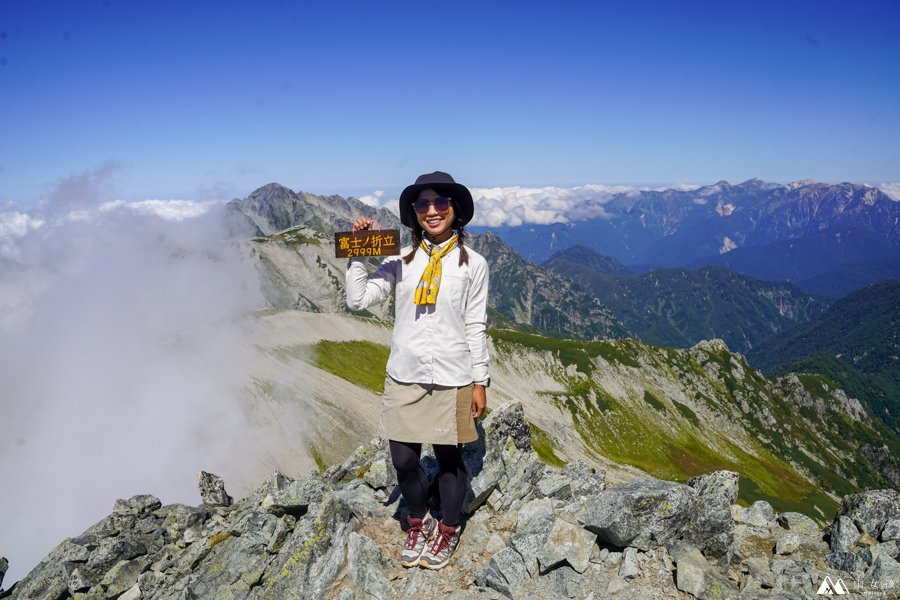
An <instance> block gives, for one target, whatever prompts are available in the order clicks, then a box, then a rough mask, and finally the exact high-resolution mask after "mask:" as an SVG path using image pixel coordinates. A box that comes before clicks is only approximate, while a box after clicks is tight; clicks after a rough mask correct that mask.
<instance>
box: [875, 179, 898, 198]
mask: <svg viewBox="0 0 900 600" xmlns="http://www.w3.org/2000/svg"><path fill="white" fill-rule="evenodd" d="M878 189H880V190H881V191H882V192H884V193H885V194H887V195H888V196H890V197H891V198H892V199H894V200H897V201H900V181H897V182H895V183H882V184H880V185H879V186H878Z"/></svg>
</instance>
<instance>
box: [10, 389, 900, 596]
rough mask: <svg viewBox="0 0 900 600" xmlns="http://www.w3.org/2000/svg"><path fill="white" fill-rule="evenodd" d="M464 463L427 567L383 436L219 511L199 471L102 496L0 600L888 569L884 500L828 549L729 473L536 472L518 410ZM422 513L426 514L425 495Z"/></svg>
mask: <svg viewBox="0 0 900 600" xmlns="http://www.w3.org/2000/svg"><path fill="white" fill-rule="evenodd" d="M464 460H465V463H466V466H467V469H468V470H469V475H470V476H471V485H470V490H469V492H470V495H469V499H468V506H469V510H470V516H469V518H468V520H467V522H466V526H465V531H464V533H463V537H462V543H461V544H460V547H459V549H458V551H457V554H456V555H455V556H454V558H453V561H452V562H451V564H450V565H449V566H448V567H447V568H446V569H444V570H442V571H439V572H435V571H428V570H424V569H411V570H405V569H402V568H400V567H399V560H398V559H399V553H400V543H401V540H402V539H403V534H402V531H401V528H400V523H401V522H403V517H404V516H405V514H406V507H405V506H404V504H403V502H402V500H401V498H400V494H399V491H398V489H397V486H396V475H395V473H394V472H393V467H392V466H391V462H390V458H389V451H388V445H387V442H386V441H385V440H381V439H375V440H372V442H371V443H369V444H367V445H366V446H363V447H361V448H359V449H358V450H357V451H356V452H355V453H354V454H353V455H352V456H350V457H349V458H348V459H347V460H346V461H344V462H343V463H341V464H339V465H335V466H333V467H331V468H330V469H328V470H327V471H326V472H325V473H323V474H318V473H309V474H306V475H304V476H302V477H299V478H297V479H292V478H290V477H287V476H285V475H283V474H280V473H276V474H274V475H273V476H272V477H270V478H269V479H268V480H266V481H264V482H263V483H262V485H261V486H260V487H259V488H258V489H257V490H256V491H255V492H254V493H253V494H251V495H249V496H248V497H246V498H243V499H240V500H237V501H234V502H229V499H230V497H229V496H228V494H227V492H226V491H225V487H224V484H223V483H222V481H221V480H220V479H218V478H217V477H215V476H213V475H209V474H206V475H204V476H201V478H200V484H201V492H202V494H203V496H202V497H203V500H204V502H203V503H202V504H201V505H200V506H198V507H189V506H184V505H178V504H175V505H169V506H162V505H161V502H160V501H159V500H158V499H157V498H155V497H153V496H150V495H142V496H135V497H133V498H131V499H129V500H119V501H117V502H116V503H115V505H114V507H113V511H112V513H111V514H110V515H109V516H108V517H106V518H104V519H103V520H101V521H100V522H99V523H97V524H96V525H94V526H93V527H91V528H89V529H88V530H87V531H85V532H84V533H83V534H82V535H80V536H78V537H75V538H71V539H67V540H64V541H63V542H62V543H61V544H60V545H59V546H57V547H56V548H55V549H54V550H53V551H52V552H51V553H50V555H49V556H48V557H47V558H46V559H45V560H44V561H43V562H42V563H41V564H40V565H38V566H37V567H36V568H35V569H34V570H33V571H32V572H31V573H29V574H28V575H27V576H26V577H25V578H24V579H23V580H22V581H21V582H19V583H18V584H17V585H15V586H14V588H13V589H12V590H11V592H10V591H7V592H5V593H3V595H4V596H6V595H8V596H10V597H11V598H15V599H21V600H26V599H28V600H31V599H37V598H40V599H46V598H51V599H54V600H63V599H65V598H84V599H87V598H103V599H116V598H118V599H124V600H135V599H137V598H144V599H153V600H157V599H158V600H168V599H178V600H185V599H196V600H200V599H204V598H210V599H212V598H216V599H219V598H230V599H238V598H240V599H283V598H287V599H291V598H297V599H300V598H304V599H306V598H315V599H317V600H318V599H324V600H330V599H340V600H355V599H362V598H376V599H382V600H387V599H391V598H426V599H431V598H434V599H436V598H444V597H451V598H458V599H463V598H473V599H474V598H492V599H495V600H496V599H499V598H502V597H508V598H591V597H594V598H601V597H619V598H654V599H658V598H673V599H674V598H699V599H713V598H753V599H755V598H807V597H812V596H814V595H815V592H816V590H817V589H818V588H819V586H820V585H821V583H822V582H823V581H824V578H825V577H826V576H830V577H832V578H840V577H843V578H844V579H843V581H844V582H845V584H847V585H848V586H850V588H851V590H853V591H864V590H863V589H862V588H860V589H858V590H857V589H856V588H854V587H853V586H854V585H855V584H854V583H853V582H856V581H863V580H862V579H859V580H857V579H855V578H854V577H855V576H856V575H860V576H864V577H865V582H867V583H866V585H869V584H871V585H887V583H888V582H891V581H896V577H897V576H898V574H900V563H898V562H897V559H896V557H897V554H898V547H897V543H898V538H900V501H898V495H897V493H896V492H893V491H884V490H879V491H873V492H867V493H865V494H859V495H856V496H850V497H848V498H846V499H845V501H844V504H843V505H842V507H841V510H840V512H839V514H838V515H837V516H836V518H835V522H834V523H833V524H832V525H831V526H830V527H829V534H828V538H827V539H828V540H829V542H828V543H830V544H831V548H830V549H829V546H828V543H826V541H825V539H826V537H825V536H823V532H822V531H821V530H820V529H819V528H818V526H817V525H816V524H815V522H814V521H812V520H811V519H809V518H808V517H806V516H804V515H801V514H799V513H783V514H781V515H776V514H775V512H774V511H773V510H772V507H771V506H770V505H768V504H767V503H765V502H757V503H755V504H754V505H752V506H751V507H750V508H749V509H745V508H742V507H738V506H735V505H734V502H735V498H736V495H737V484H738V476H737V475H736V474H735V473H731V472H727V471H719V472H715V473H710V474H706V475H702V476H699V477H695V478H693V479H691V480H689V481H688V482H687V483H686V484H679V483H673V482H665V481H657V480H640V481H632V482H630V483H625V484H618V485H611V486H607V485H606V482H605V474H604V473H603V472H602V471H596V470H595V469H593V468H591V467H589V466H588V465H586V464H584V463H577V462H576V463H572V464H570V465H568V466H566V467H565V468H564V469H561V470H560V469H556V468H552V467H549V466H547V465H544V464H543V463H541V462H540V461H539V460H538V458H537V455H536V454H535V452H534V451H533V450H532V449H531V446H530V428H529V426H528V423H527V422H526V421H525V416H524V411H523V409H522V406H521V404H518V403H514V404H510V405H507V406H504V407H500V408H497V409H495V410H494V411H493V412H492V413H491V415H490V416H489V417H488V418H487V419H486V420H485V421H484V422H483V434H482V437H481V439H480V441H479V442H478V443H475V444H470V445H468V446H467V447H466V449H465V453H464ZM422 463H423V466H424V468H425V470H426V473H428V475H429V478H430V480H434V478H435V476H436V473H437V466H436V463H435V461H434V459H433V457H431V456H429V455H428V454H427V452H426V455H425V456H424V457H423V459H422ZM432 510H433V511H434V512H435V513H436V514H439V512H440V508H439V505H437V504H436V503H435V502H434V499H432ZM732 515H734V516H735V517H736V518H733V516H732ZM829 551H831V552H830V554H829ZM826 555H827V557H826ZM4 570H5V563H4V562H3V561H0V575H2V573H3V571H4ZM886 597H890V596H886Z"/></svg>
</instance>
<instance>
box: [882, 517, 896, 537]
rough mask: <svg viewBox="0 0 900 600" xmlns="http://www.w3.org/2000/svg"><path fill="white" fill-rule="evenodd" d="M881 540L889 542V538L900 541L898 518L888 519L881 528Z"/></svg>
mask: <svg viewBox="0 0 900 600" xmlns="http://www.w3.org/2000/svg"><path fill="white" fill-rule="evenodd" d="M880 539H881V541H882V542H889V541H891V540H898V541H900V518H898V519H890V520H889V521H888V522H887V523H885V525H884V529H882V530H881V538H880Z"/></svg>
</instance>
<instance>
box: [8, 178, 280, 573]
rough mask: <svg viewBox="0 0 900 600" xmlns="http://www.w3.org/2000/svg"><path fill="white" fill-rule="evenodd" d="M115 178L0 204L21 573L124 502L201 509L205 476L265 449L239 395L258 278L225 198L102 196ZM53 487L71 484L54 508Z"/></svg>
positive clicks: (16, 561) (13, 531)
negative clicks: (32, 202)
mask: <svg viewBox="0 0 900 600" xmlns="http://www.w3.org/2000/svg"><path fill="white" fill-rule="evenodd" d="M105 176H106V175H104V172H103V170H94V171H90V172H87V173H85V174H82V176H74V177H70V178H67V179H65V180H61V182H60V185H59V189H58V190H57V191H56V192H55V193H54V194H52V195H51V196H50V197H49V199H48V200H47V201H46V202H43V203H41V204H40V205H39V206H38V207H37V208H35V209H34V210H33V211H29V212H28V213H19V212H15V211H8V212H4V213H0V247H5V251H4V254H3V255H0V356H3V360H2V361H0V390H2V394H0V415H2V421H3V429H4V431H5V434H3V435H0V473H2V474H3V493H2V494H0V514H2V515H15V516H16V518H4V519H0V540H2V541H3V543H4V544H5V545H6V546H7V547H6V548H4V549H3V553H4V554H5V555H6V556H7V557H8V558H9V559H10V564H11V572H10V573H9V574H8V576H9V578H10V580H13V581H14V580H15V579H16V578H17V577H21V576H23V575H24V574H25V572H27V570H29V569H31V568H32V567H33V566H34V565H36V564H37V563H38V562H39V561H40V560H41V559H42V558H43V557H44V556H45V555H46V554H47V552H48V551H49V550H50V549H51V548H52V547H53V546H54V545H55V544H56V543H58V542H59V540H61V539H63V538H65V537H68V536H73V535H77V534H78V533H79V532H81V531H83V530H84V529H86V528H87V527H88V526H90V525H91V524H92V523H94V522H96V521H97V520H99V519H100V518H101V517H102V516H103V515H105V514H108V513H109V510H110V509H111V507H112V503H113V502H114V501H115V499H116V498H121V497H125V498H127V497H129V496H131V495H134V494H138V493H153V494H156V495H158V496H159V497H160V498H161V499H162V500H163V501H164V502H167V503H168V502H186V503H191V504H195V503H196V502H197V498H196V495H197V494H196V487H195V481H196V479H195V478H196V473H197V472H198V471H199V470H201V469H206V470H211V471H213V472H217V473H219V474H220V475H222V476H223V477H224V478H225V480H226V481H229V480H240V479H243V478H249V477H248V472H250V471H252V470H258V469H259V460H260V456H259V453H260V452H268V451H269V450H270V448H267V441H266V439H265V436H264V434H263V433H262V432H261V431H259V430H257V429H256V428H255V426H253V425H251V424H249V423H248V417H247V413H246V411H247V406H246V404H245V401H246V397H245V395H244V394H245V392H244V387H245V386H246V385H247V383H248V381H249V379H250V375H251V372H250V369H251V366H250V365H251V363H253V360H254V358H255V356H254V354H253V347H254V346H253V339H254V338H253V337H252V335H251V334H250V333H248V325H247V322H248V319H247V315H248V314H250V313H251V312H252V311H253V310H255V309H256V308H257V307H259V306H260V305H261V303H262V299H261V297H260V293H259V282H258V279H257V276H256V273H255V270H254V268H253V265H252V262H251V261H249V260H246V258H245V257H244V256H243V255H242V254H241V251H240V248H239V247H237V246H236V245H234V244H231V243H229V242H228V241H227V240H226V238H225V232H224V229H223V224H224V221H223V219H222V216H223V207H224V205H222V204H199V203H192V202H187V201H181V200H176V201H161V200H148V201H144V202H133V203H128V202H121V201H115V202H108V203H105V202H103V199H102V197H103V196H104V195H106V194H105V192H104V190H103V187H104V183H105V181H106V180H105ZM70 194H71V195H70ZM59 490H70V491H73V492H77V493H71V494H69V495H68V496H67V498H66V500H65V502H60V501H59V494H58V492H59ZM231 491H232V493H234V492H235V491H236V490H231Z"/></svg>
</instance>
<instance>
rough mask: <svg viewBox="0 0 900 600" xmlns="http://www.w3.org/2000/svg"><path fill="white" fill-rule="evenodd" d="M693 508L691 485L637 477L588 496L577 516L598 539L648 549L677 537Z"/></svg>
mask: <svg viewBox="0 0 900 600" xmlns="http://www.w3.org/2000/svg"><path fill="white" fill-rule="evenodd" d="M696 508H697V493H696V491H695V490H694V489H693V488H690V487H687V486H685V485H681V484H678V483H672V482H669V481H659V480H638V481H631V482H629V483H625V484H622V485H616V486H612V487H609V488H607V489H606V490H604V491H603V492H601V493H600V494H597V495H596V496H594V497H592V498H590V499H589V500H588V501H587V502H586V503H585V505H584V506H583V508H582V510H581V513H580V514H579V516H578V518H579V520H580V521H581V522H582V523H583V524H584V527H585V529H587V530H588V531H591V532H593V533H595V534H597V537H598V539H599V540H600V541H602V542H606V543H609V544H612V545H614V546H617V547H619V548H626V547H628V546H634V547H635V548H639V549H641V550H649V549H651V548H654V547H656V546H663V545H665V544H667V543H668V542H670V541H673V540H676V539H679V538H680V537H681V536H682V535H683V534H684V532H685V531H686V529H687V527H688V525H689V524H690V522H691V519H692V516H693V515H694V514H695V511H696ZM694 533H695V534H700V532H694Z"/></svg>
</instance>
